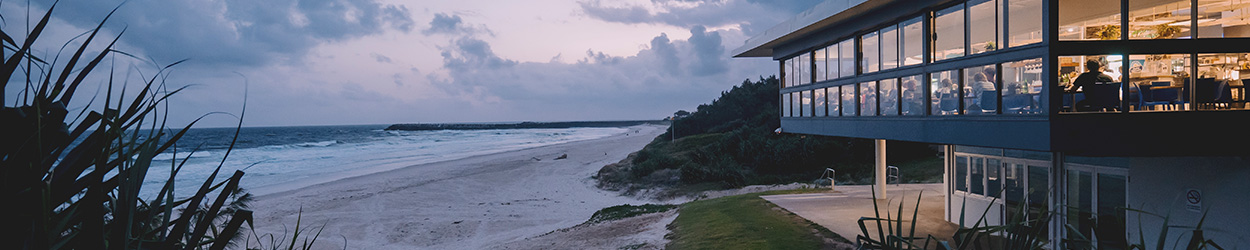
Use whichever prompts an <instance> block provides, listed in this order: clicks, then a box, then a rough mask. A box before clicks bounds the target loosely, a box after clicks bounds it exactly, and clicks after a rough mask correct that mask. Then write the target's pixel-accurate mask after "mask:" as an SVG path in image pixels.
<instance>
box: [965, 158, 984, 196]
mask: <svg viewBox="0 0 1250 250" xmlns="http://www.w3.org/2000/svg"><path fill="white" fill-rule="evenodd" d="M984 160H985V159H983V158H978V157H972V158H971V161H972V162H971V164H969V170H968V172H969V176H968V184H969V187H968V189H969V192H972V193H974V194H979V195H985V161H984Z"/></svg>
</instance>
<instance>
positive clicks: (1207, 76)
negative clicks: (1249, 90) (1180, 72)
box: [1172, 53, 1250, 109]
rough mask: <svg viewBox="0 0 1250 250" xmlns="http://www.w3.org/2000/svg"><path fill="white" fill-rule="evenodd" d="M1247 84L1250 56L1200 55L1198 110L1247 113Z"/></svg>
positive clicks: (1247, 54)
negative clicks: (1245, 110)
mask: <svg viewBox="0 0 1250 250" xmlns="http://www.w3.org/2000/svg"><path fill="white" fill-rule="evenodd" d="M1172 56H1178V55H1172ZM1186 61H1188V60H1186ZM1174 64H1175V63H1174ZM1247 82H1250V53H1227V54H1198V84H1199V85H1198V86H1197V88H1196V89H1195V90H1196V91H1198V93H1197V94H1198V98H1199V99H1198V101H1199V103H1200V105H1199V106H1198V108H1200V109H1246V108H1247V107H1246V87H1245V86H1246V85H1245V84H1246V83H1247Z"/></svg>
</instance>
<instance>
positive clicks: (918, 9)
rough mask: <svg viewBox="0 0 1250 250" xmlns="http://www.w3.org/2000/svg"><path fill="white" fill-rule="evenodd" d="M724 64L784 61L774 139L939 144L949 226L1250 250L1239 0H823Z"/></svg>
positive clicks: (1247, 45)
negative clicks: (1035, 212)
mask: <svg viewBox="0 0 1250 250" xmlns="http://www.w3.org/2000/svg"><path fill="white" fill-rule="evenodd" d="M734 55H735V57H770V58H773V59H774V60H777V61H778V62H779V64H778V66H779V67H778V70H779V73H780V75H781V78H782V83H783V84H782V88H781V90H780V92H779V95H778V97H779V98H778V99H779V101H780V103H781V105H780V107H781V108H782V110H781V113H782V118H781V124H782V130H783V131H785V132H787V133H800V134H814V135H827V136H841V137H855V138H869V139H877V140H878V145H884V140H901V141H913V142H924V143H932V144H941V145H945V146H944V149H945V150H944V159H945V161H946V163H945V165H946V172H945V173H946V176H945V182H946V185H945V186H946V189H947V190H946V194H947V196H946V197H947V204H946V206H947V209H946V210H947V213H946V215H947V220H949V221H952V222H957V221H956V220H958V219H959V218H961V216H960V215H959V214H958V213H959V211H976V212H975V213H976V214H968V215H966V216H962V217H963V218H972V219H975V218H979V215H980V211H985V210H986V208H987V207H988V208H989V209H988V210H989V211H990V212H989V213H987V214H986V217H987V219H988V220H989V221H991V222H992V223H1004V222H1005V221H1006V220H1007V218H1009V217H1011V216H1016V215H1015V213H1018V212H1016V211H1021V210H1020V209H1019V208H1021V207H1022V206H1027V207H1032V208H1037V209H1040V208H1042V207H1049V208H1051V209H1055V211H1059V212H1060V213H1059V214H1060V216H1057V217H1056V218H1053V220H1052V223H1051V224H1050V225H1044V227H1046V228H1045V230H1047V231H1048V232H1049V235H1048V237H1050V238H1052V239H1058V240H1055V241H1052V242H1053V245H1052V246H1051V247H1052V249H1059V248H1063V249H1080V248H1087V247H1097V248H1099V249H1124V248H1126V246H1127V245H1128V244H1129V241H1128V240H1127V239H1133V241H1132V242H1134V243H1135V242H1138V239H1140V238H1141V237H1145V238H1147V239H1152V238H1157V235H1158V234H1159V232H1160V230H1161V229H1162V228H1163V227H1164V225H1163V224H1164V217H1167V218H1168V219H1167V221H1168V222H1167V223H1168V224H1169V225H1175V226H1189V227H1194V226H1197V225H1198V224H1199V221H1200V220H1201V221H1202V229H1203V230H1204V235H1205V236H1206V237H1207V238H1211V239H1213V240H1214V241H1215V242H1217V243H1218V244H1220V245H1221V246H1224V247H1225V248H1226V249H1232V248H1250V213H1245V212H1242V211H1241V210H1243V209H1244V208H1246V207H1250V199H1244V198H1241V197H1243V196H1246V194H1247V193H1248V192H1250V147H1247V146H1243V143H1242V142H1248V141H1250V105H1248V104H1247V99H1246V93H1245V92H1246V88H1245V86H1246V85H1244V84H1243V81H1244V80H1245V79H1250V0H962V1H952V0H868V1H865V0H829V1H826V2H824V3H821V4H818V5H817V6H815V7H813V8H812V9H810V10H808V11H805V12H803V13H800V14H799V15H798V16H796V17H794V18H792V19H790V20H788V21H786V22H784V23H782V24H779V25H777V26H776V27H774V28H772V29H770V30H767V31H765V32H764V33H762V34H759V35H757V36H755V37H753V38H751V39H749V40H747V41H746V44H745V45H744V46H743V47H741V48H739V49H737V50H735V51H734ZM1090 69H1095V70H1097V71H1099V72H1102V73H1093V74H1091V76H1094V75H1099V74H1102V75H1104V76H1105V77H1107V78H1110V79H1111V80H1110V81H1107V80H1105V78H1104V80H1099V81H1092V82H1090V81H1087V82H1081V83H1075V84H1074V82H1077V81H1076V80H1075V79H1077V78H1079V75H1080V74H1081V73H1085V72H1088V71H1090ZM1247 82H1250V81H1247ZM1074 85H1076V86H1074ZM1078 86H1079V87H1078ZM882 147H883V146H882ZM878 155H879V156H880V155H883V153H878ZM878 161H879V164H878V166H879V168H883V166H884V165H885V164H884V162H885V161H886V159H884V158H882V159H878ZM878 172H879V173H880V172H881V171H880V170H879V171H878ZM881 179H882V178H880V177H879V178H878V180H881ZM1139 211H1145V212H1149V213H1151V214H1154V215H1150V214H1145V213H1143V212H1139ZM969 213H972V212H969ZM1155 215H1157V216H1155ZM1023 216H1026V217H1027V216H1030V215H1023ZM1204 216H1205V218H1206V219H1205V220H1203V219H1202V218H1203V217H1204ZM967 224H972V223H971V222H969V223H967ZM1188 234H1192V229H1188V230H1183V229H1173V230H1170V231H1169V236H1168V241H1169V242H1172V241H1176V240H1179V239H1184V240H1186V241H1187V240H1188V239H1189V237H1188V236H1187V235H1188ZM1077 235H1080V236H1083V237H1077ZM1182 236H1183V237H1184V238H1179V237H1182ZM1077 238H1086V239H1089V240H1088V241H1081V240H1077ZM1148 241H1149V240H1148ZM1151 242H1153V241H1151ZM1185 243H1187V242H1181V243H1179V244H1185Z"/></svg>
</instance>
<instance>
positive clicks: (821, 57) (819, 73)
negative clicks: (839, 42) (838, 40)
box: [812, 49, 829, 82]
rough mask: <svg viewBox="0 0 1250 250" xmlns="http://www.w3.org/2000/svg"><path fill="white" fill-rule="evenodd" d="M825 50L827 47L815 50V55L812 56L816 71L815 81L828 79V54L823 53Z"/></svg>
mask: <svg viewBox="0 0 1250 250" xmlns="http://www.w3.org/2000/svg"><path fill="white" fill-rule="evenodd" d="M826 51H827V49H819V50H816V56H814V57H812V61H813V62H814V63H816V71H815V72H814V73H815V74H816V81H817V82H820V81H825V80H829V75H828V73H827V72H828V71H829V65H828V61H829V55H828V54H825V52H826Z"/></svg>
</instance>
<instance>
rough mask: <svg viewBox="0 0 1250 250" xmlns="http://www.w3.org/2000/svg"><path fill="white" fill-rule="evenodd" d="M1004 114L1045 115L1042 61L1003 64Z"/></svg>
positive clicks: (1031, 60)
mask: <svg viewBox="0 0 1250 250" xmlns="http://www.w3.org/2000/svg"><path fill="white" fill-rule="evenodd" d="M1001 75H1002V82H1003V93H1002V95H1003V105H1002V107H1003V114H1044V113H1046V111H1045V110H1044V109H1043V108H1042V106H1041V105H1040V104H1039V103H1041V101H1042V86H1045V85H1043V84H1042V59H1041V58H1037V59H1028V60H1022V61H1015V62H1007V63H1003V72H1002V74H1001Z"/></svg>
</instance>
